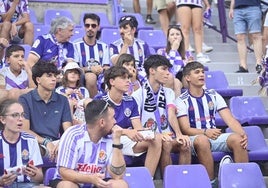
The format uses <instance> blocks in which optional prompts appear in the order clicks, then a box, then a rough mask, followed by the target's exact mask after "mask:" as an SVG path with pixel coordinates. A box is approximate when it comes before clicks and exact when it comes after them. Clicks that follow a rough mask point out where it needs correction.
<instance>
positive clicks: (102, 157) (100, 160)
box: [98, 150, 107, 164]
mask: <svg viewBox="0 0 268 188" xmlns="http://www.w3.org/2000/svg"><path fill="white" fill-rule="evenodd" d="M106 159H107V153H106V151H104V150H100V152H99V157H98V163H99V164H105V162H106Z"/></svg>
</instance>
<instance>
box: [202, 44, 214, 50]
mask: <svg viewBox="0 0 268 188" xmlns="http://www.w3.org/2000/svg"><path fill="white" fill-rule="evenodd" d="M212 50H213V47H212V46H208V45H206V43H204V42H203V43H202V51H203V52H211V51H212Z"/></svg>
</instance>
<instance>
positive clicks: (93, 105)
mask: <svg viewBox="0 0 268 188" xmlns="http://www.w3.org/2000/svg"><path fill="white" fill-rule="evenodd" d="M85 114H86V123H84V124H82V125H76V126H73V127H71V128H69V129H68V130H67V131H66V132H65V133H64V134H63V136H62V138H61V140H60V146H59V155H58V160H57V169H58V170H57V173H56V179H54V180H52V181H51V183H50V186H52V187H55V188H56V187H73V188H78V187H93V188H97V187H120V188H127V187H128V185H127V183H126V182H125V181H124V180H123V176H124V173H125V170H126V164H125V160H124V157H123V154H122V151H121V149H122V148H123V145H122V144H121V142H120V137H121V135H122V132H123V130H122V129H121V128H120V127H118V126H115V124H116V121H115V119H114V115H115V112H114V109H113V108H112V107H111V106H109V104H108V103H107V102H105V101H103V100H93V101H92V102H90V103H89V104H88V105H87V106H86V109H85ZM111 133H112V138H111V137H107V135H108V134H111ZM70 148H72V149H70Z"/></svg>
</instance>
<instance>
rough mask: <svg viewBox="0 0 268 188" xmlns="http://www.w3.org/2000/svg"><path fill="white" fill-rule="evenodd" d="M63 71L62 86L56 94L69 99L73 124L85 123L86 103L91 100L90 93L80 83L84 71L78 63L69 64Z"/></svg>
mask: <svg viewBox="0 0 268 188" xmlns="http://www.w3.org/2000/svg"><path fill="white" fill-rule="evenodd" d="M63 71H64V74H63V78H62V85H61V86H59V87H57V88H56V92H57V93H59V94H62V95H64V96H66V97H67V98H68V101H69V104H70V108H71V113H72V117H73V124H79V123H84V122H85V114H84V102H85V99H87V98H89V93H88V90H87V89H86V88H85V87H82V86H81V83H80V78H81V75H82V74H83V70H82V69H81V68H80V67H79V65H78V64H77V63H76V62H69V63H67V65H66V66H65V67H64V68H63Z"/></svg>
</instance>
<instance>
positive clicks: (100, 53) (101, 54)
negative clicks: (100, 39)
mask: <svg viewBox="0 0 268 188" xmlns="http://www.w3.org/2000/svg"><path fill="white" fill-rule="evenodd" d="M99 56H100V58H103V51H102V50H100V51H99Z"/></svg>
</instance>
